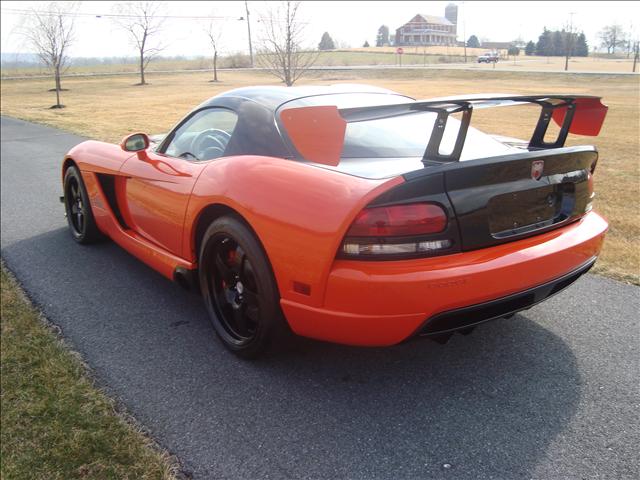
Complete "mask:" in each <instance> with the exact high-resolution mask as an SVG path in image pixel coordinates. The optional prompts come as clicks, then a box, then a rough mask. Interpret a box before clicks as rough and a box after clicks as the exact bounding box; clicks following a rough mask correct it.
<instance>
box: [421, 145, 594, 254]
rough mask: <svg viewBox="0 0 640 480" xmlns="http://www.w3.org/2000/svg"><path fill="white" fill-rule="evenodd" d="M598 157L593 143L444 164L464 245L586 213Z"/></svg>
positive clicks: (507, 237) (508, 237)
mask: <svg viewBox="0 0 640 480" xmlns="http://www.w3.org/2000/svg"><path fill="white" fill-rule="evenodd" d="M597 158H598V154H597V152H596V150H595V149H594V148H593V147H573V148H571V147H570V148H563V149H554V150H547V151H537V152H526V151H525V152H523V153H522V154H514V155H509V156H506V157H496V158H489V159H480V160H472V161H466V162H458V163H456V164H448V165H445V166H443V170H444V172H443V173H444V183H445V189H446V192H447V195H448V197H449V199H450V201H451V204H452V206H453V210H454V211H455V216H456V218H457V222H458V227H459V229H460V239H461V247H462V250H473V249H477V248H483V247H488V246H491V245H497V244H500V243H504V242H508V241H512V240H517V239H520V238H523V237H526V236H530V235H535V234H538V233H542V232H543V231H547V230H550V229H553V228H557V227H559V226H561V225H564V224H566V223H569V222H571V221H573V220H575V219H577V218H579V217H580V216H582V215H584V214H585V212H586V211H588V209H590V202H591V187H590V185H589V183H590V181H589V174H590V172H591V171H592V169H593V168H594V167H595V162H596V160H597ZM427 170H428V169H427Z"/></svg>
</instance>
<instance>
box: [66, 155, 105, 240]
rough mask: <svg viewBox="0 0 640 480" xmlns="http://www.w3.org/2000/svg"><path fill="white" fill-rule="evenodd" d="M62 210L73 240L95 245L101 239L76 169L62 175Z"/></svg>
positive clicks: (68, 170) (80, 176)
mask: <svg viewBox="0 0 640 480" xmlns="http://www.w3.org/2000/svg"><path fill="white" fill-rule="evenodd" d="M63 186H64V208H65V212H66V214H67V223H68V224H69V231H70V232H71V236H72V237H73V239H74V240H75V241H76V242H78V243H82V244H87V243H95V242H97V241H98V240H100V239H101V238H102V234H101V233H100V230H98V226H97V225H96V221H95V219H94V217H93V212H92V211H91V204H90V203H89V196H88V195H87V189H86V188H85V186H84V182H83V181H82V175H81V174H80V171H79V170H78V169H77V168H76V167H69V168H68V169H67V171H66V172H65V174H64V183H63Z"/></svg>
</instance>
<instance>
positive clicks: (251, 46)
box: [244, 0, 253, 68]
mask: <svg viewBox="0 0 640 480" xmlns="http://www.w3.org/2000/svg"><path fill="white" fill-rule="evenodd" d="M244 8H245V10H246V11H247V33H248V34H249V58H250V59H251V68H253V45H251V22H250V21H249V5H248V4H247V1H246V0H245V2H244Z"/></svg>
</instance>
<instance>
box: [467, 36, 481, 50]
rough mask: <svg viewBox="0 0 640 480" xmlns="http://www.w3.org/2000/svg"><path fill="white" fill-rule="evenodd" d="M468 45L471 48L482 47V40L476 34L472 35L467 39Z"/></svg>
mask: <svg viewBox="0 0 640 480" xmlns="http://www.w3.org/2000/svg"><path fill="white" fill-rule="evenodd" d="M467 47H469V48H480V40H478V37H476V36H475V35H471V36H470V37H469V40H467Z"/></svg>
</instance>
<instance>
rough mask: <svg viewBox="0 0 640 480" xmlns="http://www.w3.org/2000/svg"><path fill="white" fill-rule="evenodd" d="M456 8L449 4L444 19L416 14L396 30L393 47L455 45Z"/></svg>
mask: <svg viewBox="0 0 640 480" xmlns="http://www.w3.org/2000/svg"><path fill="white" fill-rule="evenodd" d="M457 22H458V6H457V5H455V4H453V3H450V4H449V5H447V8H446V9H445V16H444V17H436V16H433V15H423V14H418V15H416V16H415V17H413V18H412V19H411V20H409V22H407V23H405V24H404V25H403V26H401V27H400V28H398V29H397V30H396V35H395V43H394V44H395V45H455V44H456V36H457V29H456V27H457Z"/></svg>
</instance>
